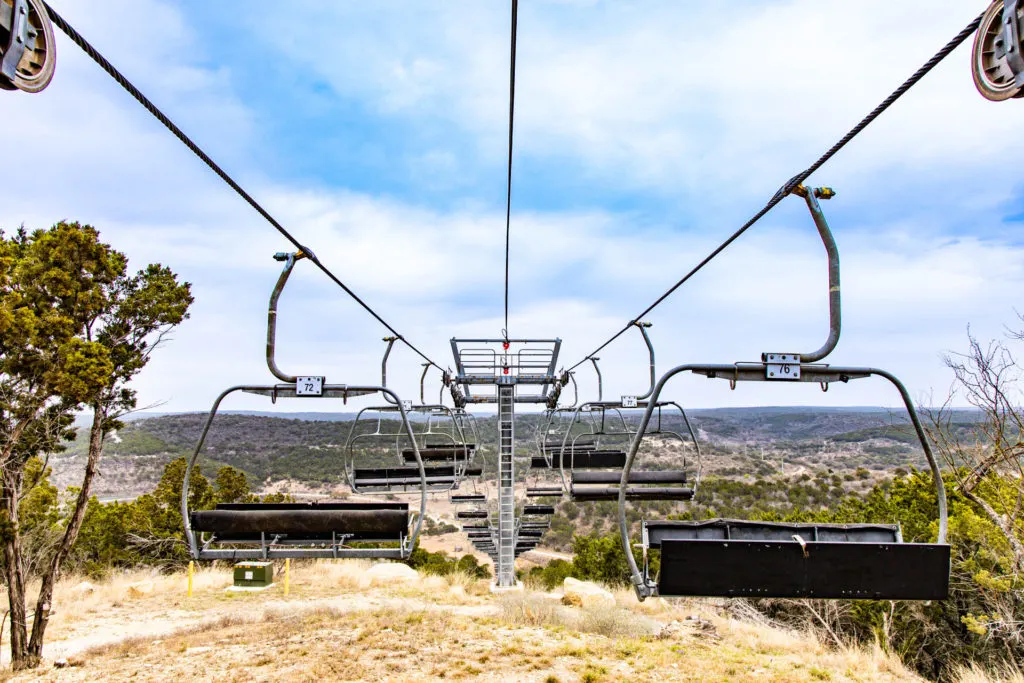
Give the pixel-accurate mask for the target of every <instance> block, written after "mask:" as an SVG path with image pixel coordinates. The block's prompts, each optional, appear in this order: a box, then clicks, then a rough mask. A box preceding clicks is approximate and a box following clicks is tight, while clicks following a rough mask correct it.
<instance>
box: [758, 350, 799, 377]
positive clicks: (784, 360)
mask: <svg viewBox="0 0 1024 683" xmlns="http://www.w3.org/2000/svg"><path fill="white" fill-rule="evenodd" d="M761 361H762V362H763V363H765V364H766V365H765V369H764V373H765V374H764V376H765V379H767V380H783V381H785V380H798V379H800V354H798V353H762V354H761Z"/></svg>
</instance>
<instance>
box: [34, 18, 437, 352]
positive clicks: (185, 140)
mask: <svg viewBox="0 0 1024 683" xmlns="http://www.w3.org/2000/svg"><path fill="white" fill-rule="evenodd" d="M43 4H44V5H45V6H46V10H47V12H49V14H50V19H51V20H52V21H53V23H54V24H56V25H57V27H58V28H59V29H60V30H61V31H63V32H64V33H65V35H67V37H68V38H70V39H71V40H72V41H73V42H74V43H75V44H76V45H78V47H80V48H82V50H83V51H84V52H85V53H86V54H87V55H89V57H90V58H92V60H93V61H94V62H96V63H97V64H98V65H99V66H100V67H101V68H102V69H103V70H104V71H106V72H107V74H109V75H110V77H111V78H113V79H114V80H115V81H117V83H118V85H120V86H121V87H122V88H124V90H125V91H127V92H128V94H130V95H131V96H132V97H134V98H135V99H136V100H137V101H138V103H139V104H141V105H142V106H143V107H145V109H146V111H148V112H149V113H150V114H152V115H153V117H154V118H156V120H158V121H159V122H160V123H162V124H163V125H164V127H165V128H167V130H169V131H171V133H173V134H174V136H175V137H176V138H178V140H180V141H181V143H182V144H184V145H185V146H186V147H188V148H189V150H191V151H192V153H193V154H195V155H196V156H197V157H199V159H201V160H202V161H203V163H205V164H206V165H207V166H208V167H209V168H210V170H212V171H213V172H214V173H216V174H217V175H218V176H219V177H220V179H221V180H223V181H224V182H225V183H227V184H228V186H230V187H231V189H233V190H234V191H235V192H236V193H238V195H239V196H240V197H241V198H242V199H244V200H245V201H246V202H248V204H249V206H251V207H252V208H253V209H255V210H256V212H257V213H259V214H260V215H261V216H263V218H264V219H265V220H266V221H267V222H268V223H270V225H271V226H273V227H274V229H275V230H277V231H278V232H279V233H281V235H282V236H283V237H284V238H285V239H286V240H288V241H289V242H291V243H292V245H293V246H294V247H295V248H296V249H299V250H301V251H302V252H303V253H304V254H305V255H306V257H307V258H308V259H309V260H310V261H311V262H312V263H314V264H315V265H316V267H317V268H319V269H320V270H321V271H322V272H323V273H324V275H326V276H327V277H328V278H330V279H331V281H332V282H334V283H335V284H336V285H338V286H339V287H341V289H342V290H344V291H345V293H346V294H348V295H349V296H350V297H352V299H353V300H354V301H355V302H356V303H357V304H359V305H360V306H362V307H363V309H364V310H366V312H368V313H369V314H370V315H372V316H373V317H374V318H375V319H376V320H377V322H379V323H380V324H381V325H383V326H384V327H386V328H387V329H388V331H389V332H391V333H392V334H393V335H395V336H396V337H398V338H399V339H400V340H401V341H402V343H404V344H405V345H406V346H408V347H409V349H411V350H412V351H414V352H415V353H416V354H417V355H419V356H420V357H421V358H423V360H425V361H427V362H428V363H430V364H431V365H433V366H434V367H436V368H438V369H439V370H443V368H442V367H441V366H440V365H438V364H437V363H435V362H434V361H433V360H431V359H430V358H429V357H428V356H427V355H426V354H424V353H423V352H422V351H420V350H419V349H418V348H416V346H414V345H413V344H412V343H411V342H409V341H408V340H407V339H406V338H405V337H403V336H402V335H401V334H399V332H398V331H397V330H396V329H395V328H394V327H392V326H391V325H389V324H388V322H387V321H386V320H384V318H382V317H381V316H380V315H379V314H378V313H377V312H376V311H375V310H373V309H372V308H371V307H370V306H369V305H368V304H367V303H366V302H365V301H363V300H362V298H360V297H359V295H357V294H356V293H355V292H353V291H352V290H351V289H350V288H349V287H348V285H346V284H345V283H344V282H342V281H341V279H339V278H338V276H337V275H335V274H334V273H333V272H332V271H331V270H330V268H328V267H327V266H325V265H324V264H323V263H322V262H321V261H320V260H319V259H318V258H317V257H316V254H315V253H314V252H313V251H312V250H311V249H309V248H308V247H305V246H304V245H303V244H302V243H301V242H299V240H298V239H296V238H295V236H294V235H292V234H291V233H290V232H288V230H287V229H286V228H285V227H284V226H283V225H281V223H280V222H279V221H278V220H277V219H276V218H274V217H273V216H272V215H270V213H269V212H268V211H267V210H266V209H264V208H263V206H262V205H260V203H259V202H257V201H256V200H255V199H254V198H253V197H252V195H250V194H249V193H248V192H246V191H245V190H244V189H243V188H242V186H241V185H239V184H238V183H237V182H235V180H234V178H232V177H231V176H230V175H228V173H227V171H225V170H224V169H222V168H221V167H220V166H219V165H218V164H217V162H215V161H214V160H213V159H211V158H210V156H209V155H208V154H207V153H206V152H204V151H203V150H202V148H200V147H199V145H197V144H196V143H195V142H193V141H192V139H191V138H190V137H188V136H187V135H186V134H185V132H184V131H182V130H181V129H180V128H179V127H178V126H177V125H176V124H175V123H174V122H173V121H171V120H170V119H169V118H168V117H167V115H166V114H164V113H163V112H162V111H160V109H159V108H157V106H156V105H155V104H153V102H152V101H150V99H149V98H148V97H146V96H145V95H143V94H142V92H141V91H140V90H139V89H138V88H136V87H135V85H133V84H132V82H131V81H129V80H128V78H127V77H125V76H124V74H122V73H121V72H120V71H118V70H117V68H115V67H114V65H113V64H111V63H110V62H109V61H108V60H107V59H106V58H105V57H104V56H103V55H102V54H100V52H99V51H98V50H97V49H96V48H94V47H93V46H92V45H91V44H90V43H89V41H87V40H86V39H85V38H84V37H82V35H81V34H80V33H79V32H78V31H76V30H75V29H74V27H73V26H71V24H69V23H68V22H67V21H66V20H65V19H64V18H63V17H62V16H61V15H60V14H58V13H57V12H56V11H55V10H54V9H53V7H51V6H50V5H49V3H47V2H45V0H44V2H43Z"/></svg>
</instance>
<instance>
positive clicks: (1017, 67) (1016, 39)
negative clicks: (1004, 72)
mask: <svg viewBox="0 0 1024 683" xmlns="http://www.w3.org/2000/svg"><path fill="white" fill-rule="evenodd" d="M1018 4H1019V0H1003V49H1004V50H1005V51H1006V64H1007V65H1008V66H1009V67H1010V70H1011V71H1013V77H1014V85H1016V86H1017V87H1021V86H1024V55H1022V54H1021V49H1022V47H1024V46H1022V45H1021V41H1020V20H1019V19H1018V18H1017V7H1018ZM997 56H998V55H997Z"/></svg>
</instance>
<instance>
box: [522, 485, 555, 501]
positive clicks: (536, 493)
mask: <svg viewBox="0 0 1024 683" xmlns="http://www.w3.org/2000/svg"><path fill="white" fill-rule="evenodd" d="M561 495H562V487H560V486H558V487H555V486H552V487H549V488H544V487H537V488H528V489H526V497H527V498H552V497H561Z"/></svg>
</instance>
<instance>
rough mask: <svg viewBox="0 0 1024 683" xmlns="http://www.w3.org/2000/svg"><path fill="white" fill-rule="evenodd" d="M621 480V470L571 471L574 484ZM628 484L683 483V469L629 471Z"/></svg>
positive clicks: (617, 481)
mask: <svg viewBox="0 0 1024 683" xmlns="http://www.w3.org/2000/svg"><path fill="white" fill-rule="evenodd" d="M621 480H622V472H600V471H599V472H575V471H574V472H573V473H572V481H573V483H574V484H618V483H619V482H620V481H621ZM629 483H630V484H685V483H686V472H685V471H684V470H656V471H655V470H652V471H636V470H634V471H631V472H630V473H629Z"/></svg>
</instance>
